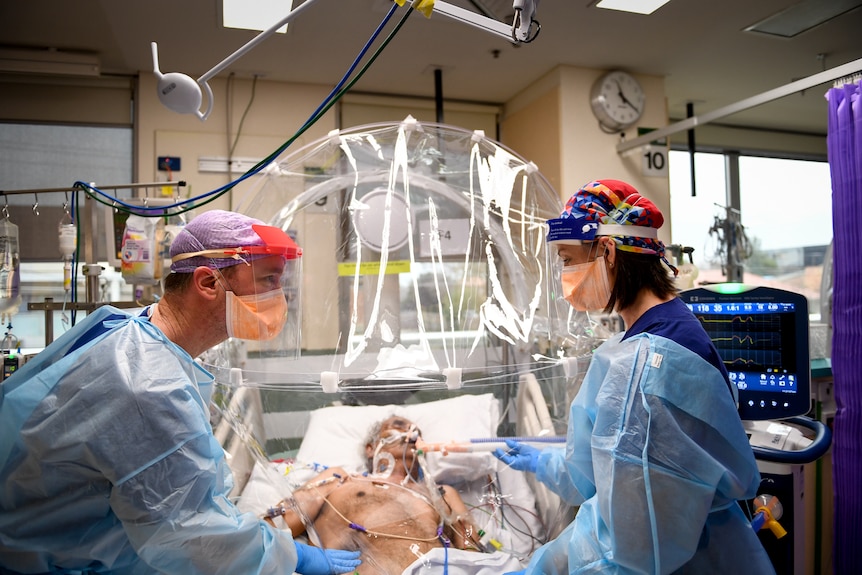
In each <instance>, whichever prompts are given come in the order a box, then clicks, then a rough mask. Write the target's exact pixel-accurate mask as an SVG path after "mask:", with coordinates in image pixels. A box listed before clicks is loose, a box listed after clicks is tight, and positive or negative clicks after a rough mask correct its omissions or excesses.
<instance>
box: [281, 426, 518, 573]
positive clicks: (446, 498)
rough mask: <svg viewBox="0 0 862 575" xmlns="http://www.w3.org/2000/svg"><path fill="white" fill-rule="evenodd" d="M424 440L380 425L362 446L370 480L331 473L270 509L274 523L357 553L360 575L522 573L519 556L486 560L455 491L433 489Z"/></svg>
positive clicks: (413, 430) (408, 429)
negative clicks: (438, 569)
mask: <svg viewBox="0 0 862 575" xmlns="http://www.w3.org/2000/svg"><path fill="white" fill-rule="evenodd" d="M420 436H421V435H420V432H419V430H418V428H417V427H416V425H415V424H413V423H412V422H411V421H410V420H408V419H406V418H405V417H400V416H392V417H389V418H387V419H385V420H383V421H382V422H379V423H378V424H376V425H374V426H373V428H372V430H371V432H370V434H369V437H368V439H367V441H366V444H365V455H366V458H367V464H368V473H367V474H355V473H354V474H351V473H348V472H346V471H345V470H344V469H343V468H340V467H338V468H335V467H331V468H329V469H327V470H326V471H324V472H323V473H321V474H320V475H318V476H317V477H315V478H313V479H311V480H310V481H308V482H307V483H305V484H304V485H303V486H302V487H300V488H298V489H296V490H295V491H294V492H293V497H292V498H291V500H289V501H282V502H279V504H278V505H276V506H275V507H273V508H272V509H271V510H270V511H269V513H268V514H269V515H270V516H271V517H270V520H271V521H272V520H273V519H275V518H276V517H278V516H280V517H281V519H283V521H284V522H285V523H286V526H287V527H289V528H290V529H291V531H292V532H293V534H294V536H296V535H299V534H301V533H303V532H306V531H309V532H312V534H313V535H315V536H316V539H317V541H318V542H319V544H321V545H322V546H324V547H327V548H339V549H358V550H359V551H361V552H362V556H361V558H362V564H361V565H360V567H359V569H358V570H357V572H358V573H360V574H361V575H369V574H386V575H397V574H400V573H402V572H408V573H409V572H413V569H416V570H417V571H420V570H421V569H422V568H423V567H424V566H430V565H443V564H445V565H447V567H448V568H449V572H450V573H470V574H474V575H475V574H479V573H485V572H487V573H494V574H495V575H497V574H500V573H504V572H506V571H512V570H517V569H520V568H521V564H520V563H519V562H518V561H517V559H515V558H514V557H511V556H509V555H507V554H505V553H495V554H493V555H494V557H493V558H492V557H491V556H490V555H488V554H486V553H484V552H485V551H487V550H486V549H485V548H484V546H483V544H482V543H481V542H480V539H481V535H480V533H479V530H478V529H477V528H476V527H475V525H474V522H473V519H472V517H471V516H470V512H469V511H468V509H467V506H466V505H465V504H464V502H463V501H462V499H461V497H460V495H459V494H458V492H457V491H456V490H455V489H454V488H452V487H450V486H446V485H440V486H438V485H436V484H435V483H434V482H433V481H432V480H431V479H430V477H429V476H428V475H427V474H426V473H425V472H424V471H423V469H422V466H421V465H420V463H421V461H422V455H421V453H417V450H416V441H417V439H419V438H420ZM273 524H274V525H275V522H273ZM312 539H313V540H314V539H315V538H314V537H313V538H312ZM435 550H436V551H435ZM457 550H464V551H468V552H470V553H469V554H464V553H461V552H459V551H457ZM492 550H493V549H492ZM483 564H485V567H483ZM459 565H461V567H460V568H459ZM483 569H484V570H483ZM405 570H406V571H405Z"/></svg>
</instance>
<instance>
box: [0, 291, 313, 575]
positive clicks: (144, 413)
mask: <svg viewBox="0 0 862 575" xmlns="http://www.w3.org/2000/svg"><path fill="white" fill-rule="evenodd" d="M212 380H213V378H212V376H211V375H210V374H209V373H207V372H206V371H204V370H203V369H201V368H200V367H199V366H198V365H197V364H195V363H194V361H193V360H192V358H191V357H190V356H189V355H188V354H187V353H186V352H185V351H183V350H182V349H181V348H179V347H178V346H176V345H174V344H173V343H172V342H170V341H169V340H168V339H167V337H165V335H164V334H163V333H162V332H161V331H159V330H158V329H157V328H156V327H155V326H154V325H153V324H151V323H150V322H149V321H148V320H147V318H146V317H145V316H140V315H136V316H132V315H130V314H128V313H127V312H124V311H121V310H118V309H115V308H111V307H108V306H105V307H102V308H99V309H98V310H96V311H95V312H93V313H91V314H90V315H89V316H88V317H87V318H86V319H85V320H84V321H82V322H80V323H79V324H78V325H77V326H76V327H75V328H74V329H73V330H72V331H70V332H69V333H67V334H66V335H64V336H63V337H62V338H60V339H58V340H57V341H56V342H54V343H53V344H52V345H50V346H49V347H48V348H46V349H45V351H43V352H42V353H40V354H39V355H38V356H36V358H34V359H33V360H32V361H30V362H28V363H27V364H26V365H25V366H24V367H23V368H22V369H20V370H19V371H18V372H17V373H16V374H15V375H14V376H12V377H11V378H9V379H7V380H6V381H5V382H3V384H2V386H0V485H2V487H0V567H2V569H0V572H3V573H7V572H9V570H11V571H14V572H20V573H100V572H110V573H118V574H126V573H156V572H159V573H182V574H184V575H192V574H198V573H200V574H207V575H212V574H217V573H224V574H230V575H237V574H251V573H255V574H266V573H280V574H284V573H291V572H292V570H293V567H294V566H295V565H296V559H297V557H296V551H295V547H294V543H293V541H292V539H291V537H290V533H289V531H277V530H274V529H270V528H269V527H267V526H265V525H264V524H262V523H261V522H260V521H259V520H258V519H257V518H256V517H254V515H252V514H240V513H239V512H238V511H237V509H236V507H234V506H233V505H232V504H231V503H230V502H229V501H228V497H227V494H228V492H229V491H230V487H231V482H232V479H231V475H230V471H229V470H228V468H227V466H226V464H225V461H224V452H223V451H222V448H221V447H220V446H219V444H218V443H217V441H216V440H215V438H214V437H213V433H212V428H211V427H210V423H209V409H208V400H209V394H210V392H211V386H212Z"/></svg>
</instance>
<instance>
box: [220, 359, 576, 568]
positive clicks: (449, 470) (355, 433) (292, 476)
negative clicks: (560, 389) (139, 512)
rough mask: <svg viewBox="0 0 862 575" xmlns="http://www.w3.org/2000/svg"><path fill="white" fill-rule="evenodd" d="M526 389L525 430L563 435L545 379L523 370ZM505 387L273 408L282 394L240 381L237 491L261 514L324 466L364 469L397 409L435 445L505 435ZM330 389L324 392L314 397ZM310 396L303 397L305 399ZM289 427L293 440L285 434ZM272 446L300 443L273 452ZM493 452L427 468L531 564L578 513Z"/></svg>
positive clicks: (230, 444) (227, 423) (520, 397)
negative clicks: (368, 446) (375, 435)
mask: <svg viewBox="0 0 862 575" xmlns="http://www.w3.org/2000/svg"><path fill="white" fill-rule="evenodd" d="M517 387H518V390H519V391H518V392H517V393H516V394H515V397H514V398H513V400H512V405H516V406H517V413H518V414H520V418H519V420H518V421H517V422H516V429H517V430H518V433H519V434H521V433H529V434H530V435H531V436H533V435H535V436H542V435H545V436H549V435H554V434H555V431H554V422H553V420H552V418H551V415H550V412H549V410H548V407H547V405H546V400H545V398H544V396H543V394H542V390H541V388H540V385H539V382H538V381H537V379H536V377H535V376H534V375H533V374H526V375H523V376H521V378H520V380H519V385H518V386H517ZM499 391H500V390H497V393H478V394H471V393H462V394H459V395H451V394H449V395H450V396H449V397H444V398H443V399H433V400H430V401H416V402H413V403H404V404H384V405H343V404H342V405H338V403H341V402H340V401H335V402H334V403H335V404H334V405H327V406H323V407H317V408H314V409H310V410H308V411H305V410H302V411H280V412H264V410H263V406H264V405H266V404H269V403H271V402H269V401H266V400H262V399H261V396H262V395H263V396H266V395H267V394H268V393H272V391H271V390H261V389H258V388H254V387H239V388H237V389H236V390H234V393H233V396H232V398H231V401H230V406H229V408H228V409H226V410H223V414H222V415H223V419H222V421H221V423H220V424H219V425H218V426H217V428H216V430H215V434H216V437H217V438H218V439H219V441H220V442H222V444H223V445H224V446H225V449H226V452H227V454H228V461H229V463H230V466H231V468H232V470H233V473H234V477H235V487H234V491H233V492H232V497H233V498H234V499H235V501H236V504H237V506H238V507H239V508H240V509H241V510H242V511H249V512H253V513H255V514H258V515H260V514H262V513H263V512H265V511H266V509H267V508H269V507H270V506H272V505H274V504H275V503H276V502H278V501H279V500H281V499H282V498H284V497H285V496H286V495H287V494H288V493H289V492H290V491H291V490H293V489H295V488H297V487H299V486H300V485H302V484H304V483H305V482H306V481H308V480H309V479H310V478H312V477H313V476H315V475H317V474H318V473H319V472H320V471H321V470H322V469H323V468H324V467H329V466H339V467H343V468H345V469H347V470H348V471H356V472H362V471H364V470H365V458H364V457H365V456H364V443H365V438H366V436H367V432H368V430H369V429H370V427H371V425H372V424H373V423H375V422H378V421H380V420H383V419H385V418H387V417H389V416H391V415H401V416H403V417H406V418H408V419H410V420H411V421H413V422H414V423H416V425H417V426H418V428H419V429H420V430H421V431H422V437H423V439H424V440H425V441H426V442H427V443H429V444H453V443H454V444H461V445H464V444H467V443H469V442H470V440H471V439H488V438H496V437H497V435H498V432H499V430H500V429H506V428H507V426H508V424H507V420H508V413H507V411H508V410H507V409H506V407H507V405H506V404H505V403H504V401H505V400H502V401H501V398H500V395H501V394H500V393H499ZM276 393H281V394H282V395H283V394H284V393H288V392H284V391H282V392H276ZM293 395H296V394H295V393H294V394H293ZM305 395H311V394H305ZM320 395H321V394H314V399H315V400H317V399H319V396H320ZM309 399H311V398H309V397H305V398H300V400H299V403H302V401H306V402H307V401H308V400H309ZM288 403H291V404H293V403H294V402H288ZM509 407H511V406H509ZM284 433H288V434H290V435H292V436H293V437H279V436H281V435H282V434H284ZM267 445H269V446H270V448H272V447H273V446H282V445H284V446H289V445H295V446H297V447H296V448H294V449H287V450H286V451H283V452H267V448H266V447H265V446H267ZM496 445H497V446H502V445H503V444H499V443H498V444H496ZM490 449H491V447H490V446H489V447H485V446H481V447H480V448H479V450H477V451H474V452H469V453H455V452H450V453H446V454H443V453H441V452H428V453H427V454H426V455H425V460H426V463H427V467H426V469H427V471H428V472H429V473H430V474H431V476H432V477H433V478H434V480H435V482H436V483H438V484H447V485H451V486H453V487H455V488H456V489H457V490H458V492H459V494H460V495H461V497H462V499H463V500H464V501H465V503H466V504H467V506H468V508H469V509H471V513H472V515H473V520H474V522H475V524H476V526H477V527H478V528H480V529H482V530H483V531H484V532H485V533H486V535H485V539H484V541H485V543H486V546H487V547H488V549H489V550H496V551H498V552H502V553H507V554H511V555H513V556H515V557H516V558H517V559H518V560H522V561H526V560H527V559H528V558H529V557H530V555H531V554H532V552H533V551H534V550H535V549H536V548H537V547H538V546H540V545H541V544H542V543H544V542H545V541H547V539H548V537H549V534H555V533H557V532H558V531H559V530H560V529H561V528H562V527H564V526H565V524H566V523H562V524H560V522H561V521H564V520H566V518H570V517H571V509H569V508H566V507H565V506H564V505H561V503H560V501H559V499H558V498H556V496H555V495H553V494H551V493H550V492H549V491H547V490H546V489H545V488H544V487H542V486H541V485H540V484H537V483H536V482H535V481H534V479H533V478H532V477H530V475H531V474H527V473H522V472H519V471H515V470H512V469H510V468H508V467H507V466H506V465H504V464H503V463H501V462H499V461H498V460H497V459H496V458H495V457H494V456H493V455H492V454H491V452H490ZM476 558H477V557H476V555H475V554H473V555H472V556H471V559H470V561H471V562H473V563H475V562H476ZM450 560H451V558H450ZM450 567H452V566H451V565H450ZM450 572H452V573H457V571H450ZM470 572H474V571H470Z"/></svg>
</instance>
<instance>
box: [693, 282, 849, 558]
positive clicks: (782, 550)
mask: <svg viewBox="0 0 862 575" xmlns="http://www.w3.org/2000/svg"><path fill="white" fill-rule="evenodd" d="M680 298H681V299H682V300H683V301H684V302H685V303H686V305H688V307H689V309H690V310H691V311H692V313H694V315H695V317H696V318H697V319H698V320H699V321H700V323H701V325H703V327H704V329H705V330H706V333H707V334H708V335H709V338H710V339H711V340H712V342H713V344H714V345H715V347H716V349H717V350H718V353H719V355H720V356H721V359H722V361H723V363H724V365H725V367H726V368H727V374H728V377H729V379H730V382H731V384H733V385H735V386H736V389H737V390H738V393H739V404H738V408H739V415H740V418H741V419H742V420H743V425H744V427H745V430H746V433H747V434H748V436H749V442H750V444H751V448H752V451H753V452H754V455H755V457H756V458H757V464H758V468H759V469H760V473H761V484H760V489H759V490H758V495H764V494H768V495H771V496H775V497H777V498H778V500H779V501H780V502H781V505H782V507H783V517H782V518H781V521H780V523H781V524H782V525H783V526H784V527H785V528H786V529H787V531H788V532H789V533H788V536H787V537H782V538H776V537H775V536H773V535H772V534H770V533H769V532H768V530H761V531H758V536H759V537H760V540H761V542H762V543H763V545H764V547H765V548H766V551H767V553H769V557H770V559H771V560H772V563H773V566H774V567H775V570H776V573H778V574H779V575H784V574H788V575H795V574H801V573H803V572H804V567H805V560H804V553H803V552H804V549H803V548H804V538H805V522H804V513H803V480H802V466H803V465H805V464H808V463H813V462H815V461H817V460H818V459H819V458H820V457H821V456H822V455H824V454H825V453H826V452H827V451H828V449H829V447H830V445H831V443H832V433H831V431H830V429H829V428H828V427H827V426H826V425H824V424H823V423H822V422H820V421H816V420H814V419H811V418H810V417H807V414H808V413H809V412H810V411H811V366H810V360H809V331H808V301H807V300H806V299H805V297H804V296H803V295H801V294H798V293H794V292H790V291H785V290H780V289H776V288H769V287H759V286H750V285H746V284H741V283H724V284H712V285H706V286H703V287H699V288H693V289H689V290H685V291H683V292H681V293H680ZM786 424H792V426H791V425H786ZM800 428H802V429H804V430H805V431H807V432H808V434H807V435H812V436H813V437H806V436H803V434H802V433H801V432H800V431H799V429H800Z"/></svg>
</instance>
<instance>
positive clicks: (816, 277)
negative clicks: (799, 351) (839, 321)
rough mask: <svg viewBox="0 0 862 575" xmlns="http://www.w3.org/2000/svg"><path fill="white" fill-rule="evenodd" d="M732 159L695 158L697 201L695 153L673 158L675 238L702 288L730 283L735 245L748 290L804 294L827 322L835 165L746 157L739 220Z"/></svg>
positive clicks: (814, 313)
mask: <svg viewBox="0 0 862 575" xmlns="http://www.w3.org/2000/svg"><path fill="white" fill-rule="evenodd" d="M728 158H729V156H728V155H725V154H716V153H696V154H695V174H696V176H697V180H696V183H695V188H696V196H694V197H692V194H691V171H690V162H689V155H688V152H683V151H674V150H672V151H671V152H670V162H669V168H670V199H671V218H670V219H671V226H672V229H671V237H672V242H673V243H674V244H682V245H684V246H689V247H692V248H694V252H693V254H692V255H693V259H694V263H695V265H696V266H697V267H698V277H697V279H696V280H695V284H696V285H697V284H699V283H700V282H723V281H727V277H728V276H727V268H728V250H729V248H730V246H731V245H733V246H735V249H736V253H737V255H738V256H739V257H740V258H741V260H742V261H741V264H742V281H743V282H744V283H749V284H754V285H766V286H771V287H777V288H780V289H785V290H788V291H792V292H797V293H802V294H804V295H805V296H806V297H807V299H808V305H809V313H810V316H811V321H812V322H819V321H821V308H820V303H821V295H820V294H821V283H823V282H828V281H829V279H830V278H823V277H822V273H823V269H824V268H823V263H824V258H825V256H826V254H827V251H828V248H829V246H830V244H831V241H832V210H831V202H832V187H831V177H830V173H829V164H828V163H827V162H825V161H811V160H798V159H783V158H769V157H755V156H746V155H740V156H738V174H739V210H738V212H735V211H732V210H728V209H727V207H728V204H729V202H728V199H727V198H728V194H727V182H728V178H727V173H728ZM731 161H732V160H731ZM731 173H732V172H731ZM734 223H737V224H741V226H742V227H741V228H737V227H736V226H733V225H732V224H734ZM734 229H741V231H742V232H743V233H742V234H736V236H735V237H736V238H737V241H736V242H732V241H731V240H730V239H729V237H730V236H728V235H727V234H728V231H730V230H734ZM731 263H732V262H731ZM827 269H828V266H827Z"/></svg>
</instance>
